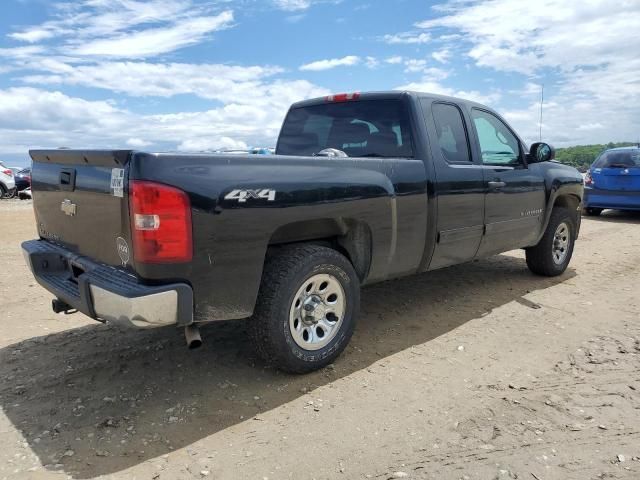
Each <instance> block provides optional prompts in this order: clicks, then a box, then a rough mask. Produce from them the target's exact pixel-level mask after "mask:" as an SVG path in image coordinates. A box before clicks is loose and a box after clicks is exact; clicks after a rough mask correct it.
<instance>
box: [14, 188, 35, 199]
mask: <svg viewBox="0 0 640 480" xmlns="http://www.w3.org/2000/svg"><path fill="white" fill-rule="evenodd" d="M18 198H19V199H20V200H31V199H32V198H33V196H32V195H31V187H29V188H25V189H24V190H22V191H20V192H18Z"/></svg>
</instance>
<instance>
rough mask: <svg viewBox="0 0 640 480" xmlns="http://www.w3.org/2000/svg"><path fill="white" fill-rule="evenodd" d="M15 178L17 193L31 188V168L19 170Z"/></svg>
mask: <svg viewBox="0 0 640 480" xmlns="http://www.w3.org/2000/svg"><path fill="white" fill-rule="evenodd" d="M14 178H15V181H16V191H18V192H21V191H22V190H24V189H26V188H29V187H31V167H27V168H23V169H19V170H18V172H17V173H16V174H15V175H14Z"/></svg>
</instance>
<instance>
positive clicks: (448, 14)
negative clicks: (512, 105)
mask: <svg viewBox="0 0 640 480" xmlns="http://www.w3.org/2000/svg"><path fill="white" fill-rule="evenodd" d="M437 12H439V13H440V14H441V15H440V16H437V17H436V18H433V19H430V20H427V21H424V22H420V23H418V24H417V26H418V27H419V28H423V29H424V30H425V33H430V32H432V31H441V30H442V29H445V30H446V31H447V33H449V34H454V35H455V34H459V35H461V38H460V39H459V40H458V42H457V47H458V48H465V46H466V48H467V50H466V54H467V55H468V56H469V57H470V58H471V59H472V60H473V61H474V62H475V64H476V66H478V67H481V68H485V69H493V70H496V71H502V72H515V73H520V74H523V75H524V76H525V77H531V76H536V77H537V78H536V80H535V81H536V82H540V83H547V84H549V83H552V84H553V85H552V87H553V88H551V89H548V90H550V91H549V92H548V103H547V102H545V103H546V106H545V112H544V115H545V116H544V120H543V131H545V132H546V133H547V135H548V137H547V138H548V139H550V140H551V141H554V142H556V143H558V144H575V143H600V142H608V141H611V140H614V141H615V140H633V139H635V138H636V137H637V135H638V134H637V125H638V124H639V123H640V81H639V80H638V79H639V78H640V57H639V56H638V53H637V52H639V51H640V35H638V32H639V31H640V3H638V2H637V1H634V0H627V1H624V0H623V1H620V2H617V3H616V4H615V6H613V5H612V4H611V2H608V1H606V0H591V1H588V2H581V3H579V4H576V3H571V2H566V1H563V0H541V1H539V2H514V1H511V0H474V1H468V2H459V1H451V2H450V3H448V4H445V5H444V6H441V7H440V8H439V9H438V10H437ZM549 77H550V78H551V79H552V80H551V81H550V80H549ZM527 82H529V83H530V80H525V82H524V83H525V87H524V90H525V92H523V96H525V97H532V96H533V94H535V93H536V92H535V90H536V89H531V92H530V93H527V92H526V90H527V89H530V87H531V86H530V85H527ZM537 90H538V92H537V93H538V94H539V88H538V89H537ZM527 101H532V103H531V104H530V105H529V106H527V107H525V108H523V109H520V110H514V109H512V110H510V111H509V112H508V113H509V115H510V117H511V119H512V120H513V121H514V123H515V124H516V127H517V128H519V129H521V130H523V131H525V132H527V133H526V134H525V136H528V138H529V139H537V136H538V135H537V129H538V125H537V114H536V110H537V109H538V108H539V103H537V102H536V101H535V100H533V99H532V98H527ZM595 124H600V125H602V126H603V128H598V129H596V128H584V127H585V125H595Z"/></svg>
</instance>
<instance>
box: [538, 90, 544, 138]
mask: <svg viewBox="0 0 640 480" xmlns="http://www.w3.org/2000/svg"><path fill="white" fill-rule="evenodd" d="M543 104H544V83H543V84H542V85H540V123H539V124H538V125H539V127H540V133H539V136H540V138H539V140H538V141H540V142H541V141H542V105H543Z"/></svg>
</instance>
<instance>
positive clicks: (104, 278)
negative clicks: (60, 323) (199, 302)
mask: <svg viewBox="0 0 640 480" xmlns="http://www.w3.org/2000/svg"><path fill="white" fill-rule="evenodd" d="M22 251H23V253H24V257H25V260H26V262H27V265H28V266H29V268H30V269H31V272H32V273H33V276H34V277H35V279H36V281H37V282H38V283H39V284H40V285H42V286H43V287H44V288H46V289H47V290H48V291H50V292H51V293H52V294H54V295H55V296H56V297H57V298H59V299H60V300H62V301H64V302H65V303H67V304H68V305H70V306H71V307H73V308H74V309H77V310H78V311H80V312H82V313H84V314H85V315H87V316H89V317H91V318H93V319H96V320H99V321H106V322H111V323H119V324H125V325H129V326H135V327H139V328H153V327H161V326H165V325H181V326H186V325H189V324H191V323H193V291H192V289H191V287H190V286H189V285H187V284H185V283H173V284H170V285H161V286H149V285H143V284H141V283H140V282H139V281H138V279H137V278H136V277H135V276H133V275H131V274H130V273H128V272H125V271H124V270H121V269H118V268H114V267H111V266H107V265H103V264H99V263H96V262H94V261H92V260H90V259H88V258H86V257H82V256H79V255H76V254H74V253H72V252H70V251H69V250H67V249H65V248H62V247H59V246H57V245H54V244H52V243H49V242H47V241H45V240H31V241H28V242H24V243H23V244H22Z"/></svg>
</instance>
